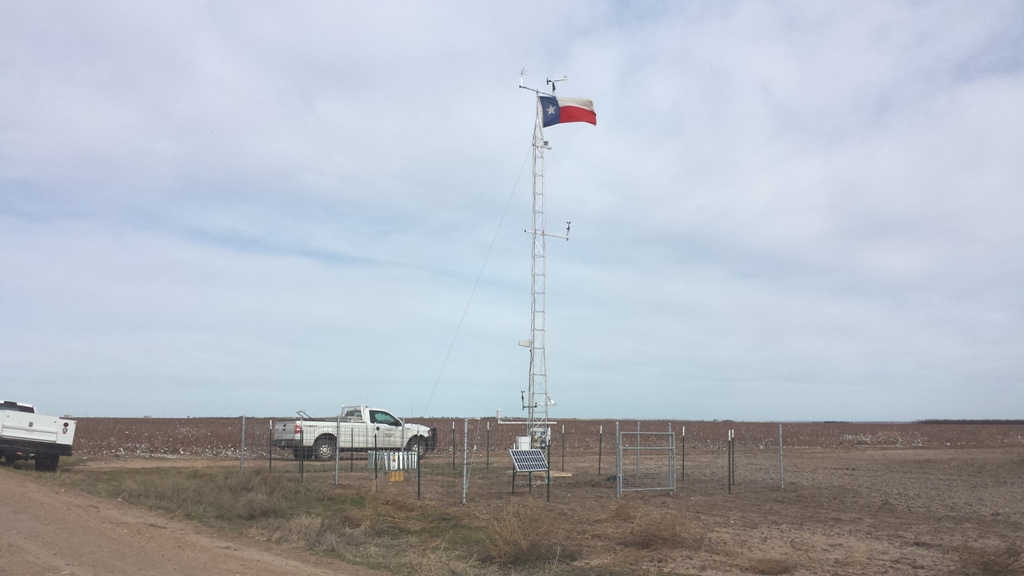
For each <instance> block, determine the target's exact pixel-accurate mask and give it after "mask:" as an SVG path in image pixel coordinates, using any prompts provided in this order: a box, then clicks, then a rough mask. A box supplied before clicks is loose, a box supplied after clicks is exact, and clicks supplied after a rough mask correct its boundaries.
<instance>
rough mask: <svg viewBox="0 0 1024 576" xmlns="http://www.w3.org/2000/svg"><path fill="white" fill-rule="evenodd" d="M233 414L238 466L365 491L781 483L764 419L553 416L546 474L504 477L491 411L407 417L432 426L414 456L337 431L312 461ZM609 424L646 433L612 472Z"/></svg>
mask: <svg viewBox="0 0 1024 576" xmlns="http://www.w3.org/2000/svg"><path fill="white" fill-rule="evenodd" d="M243 420H244V424H242V425H241V426H240V428H241V430H239V442H238V448H237V450H236V451H235V452H237V454H238V458H239V461H240V468H241V469H245V470H251V469H265V470H269V471H270V472H272V473H276V474H289V475H293V476H295V477H296V478H297V479H298V480H299V481H302V482H315V483H335V484H342V485H347V486H366V485H369V486H371V489H372V490H375V491H382V492H385V493H389V494H394V495H396V496H397V495H401V496H403V497H408V498H416V499H420V500H427V501H437V502H450V503H472V502H490V501H500V500H503V499H509V498H512V497H513V494H514V497H516V498H519V497H548V498H551V499H556V498H573V497H608V498H615V497H616V496H617V495H618V494H621V491H620V489H619V481H620V479H621V480H623V481H624V482H625V483H626V484H627V486H633V487H650V488H653V489H654V490H655V491H662V492H673V491H674V492H675V493H684V494H685V493H691V494H698V493H715V492H721V493H731V492H732V491H736V490H741V491H766V490H781V489H783V487H784V466H783V465H784V461H783V450H782V440H783V438H782V427H781V426H779V425H771V424H744V423H720V422H697V423H690V422H687V423H683V422H678V421H677V422H668V421H644V422H636V421H632V422H615V421H613V420H611V421H601V422H595V421H582V420H569V421H564V422H561V423H553V424H552V425H551V430H550V434H549V436H548V437H549V442H548V444H547V446H543V447H542V448H543V450H544V454H545V456H546V459H547V462H548V466H549V469H550V475H548V474H546V473H532V474H524V473H520V474H517V475H514V474H513V463H512V459H511V457H510V454H509V449H511V448H513V447H515V446H516V445H517V440H516V439H517V437H521V436H523V435H524V434H525V424H524V423H522V422H517V423H509V422H502V421H499V420H497V419H495V418H484V419H458V418H450V419H441V418H433V419H419V420H416V422H417V423H419V424H426V425H428V426H431V427H435V428H436V429H437V440H436V446H435V448H434V450H432V451H429V452H427V454H426V455H425V457H423V458H417V457H415V455H414V454H409V453H401V454H399V455H392V454H393V453H385V452H383V451H380V452H376V453H375V452H373V451H371V452H370V453H368V452H366V451H351V450H348V449H347V447H346V445H345V444H346V442H345V436H344V434H341V435H340V438H339V440H340V442H339V444H340V446H339V450H338V451H337V455H336V456H335V458H332V459H331V460H329V461H320V460H315V459H307V458H306V456H307V455H306V453H304V452H302V451H299V452H298V453H295V452H294V451H292V450H282V449H277V448H274V447H273V445H272V440H273V423H274V420H273V419H267V418H262V419H258V418H245V419H243ZM328 420H329V419H328ZM616 425H618V426H619V428H620V429H621V430H624V431H630V432H631V433H633V432H645V433H651V434H650V435H646V434H645V435H640V436H630V438H634V439H630V440H627V441H624V442H623V444H628V446H626V448H627V449H626V450H625V453H626V454H627V455H626V456H621V457H620V458H619V461H618V465H619V466H621V470H619V471H617V469H616V467H617V458H616V456H617V454H618V453H619V451H620V446H618V445H617V442H616V434H615V430H616ZM652 438H654V439H656V440H651V439H652ZM638 442H639V443H638ZM650 442H654V443H655V444H656V446H655V445H650V446H648V447H653V448H656V449H655V450H635V449H634V450H630V449H629V447H630V446H631V447H633V448H636V447H642V446H643V443H650ZM669 446H671V450H672V453H671V455H670V454H669V453H668V451H667V450H668V447H669ZM297 456H298V458H297ZM309 457H310V458H312V455H309ZM651 475H653V476H651ZM549 478H550V480H549ZM549 481H550V484H548V482H549ZM513 482H515V484H513ZM673 487H674V490H673ZM627 491H628V490H627Z"/></svg>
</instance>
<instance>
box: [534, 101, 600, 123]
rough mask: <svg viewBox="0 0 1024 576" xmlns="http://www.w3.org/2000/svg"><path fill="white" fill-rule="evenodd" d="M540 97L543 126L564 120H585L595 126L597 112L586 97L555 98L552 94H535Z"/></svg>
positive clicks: (592, 103) (564, 121) (563, 121)
mask: <svg viewBox="0 0 1024 576" xmlns="http://www.w3.org/2000/svg"><path fill="white" fill-rule="evenodd" d="M537 97H538V98H540V106H541V113H542V114H544V120H543V124H542V125H543V126H544V127H545V128H546V127H548V126H554V125H555V124H564V123H566V122H587V123H588V124H593V125H594V126H597V113H596V112H594V102H593V101H591V100H588V99H586V98H556V97H554V96H540V95H538V96H537Z"/></svg>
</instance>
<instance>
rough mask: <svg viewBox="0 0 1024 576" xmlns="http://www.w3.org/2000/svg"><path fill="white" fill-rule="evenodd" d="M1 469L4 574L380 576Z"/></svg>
mask: <svg viewBox="0 0 1024 576" xmlns="http://www.w3.org/2000/svg"><path fill="white" fill-rule="evenodd" d="M33 476H34V474H29V473H27V472H25V471H18V470H11V469H7V468H4V469H0V510H2V512H0V575H4V576H8V575H9V576H44V575H45V576H55V575H68V576H120V575H129V574H131V575H148V576H164V575H182V574H204V575H208V576H236V575H249V574H261V575H267V576H294V575H295V574H303V575H310V576H328V575H335V576H337V575H348V576H375V575H380V574H381V573H379V572H374V571H372V570H368V569H365V568H361V567H356V566H350V565H347V564H343V563H341V562H337V561H333V560H329V559H324V558H319V557H316V556H312V555H310V554H306V553H304V552H302V551H299V550H294V549H291V548H285V547H281V546H273V545H269V544H266V543H262V542H258V541H256V540H252V539H248V538H239V537H232V536H230V535H226V534H221V533H216V532H214V531H212V530H209V529H206V528H203V527H201V526H199V525H196V524H194V523H191V522H185V521H181V520H174V519H170V518H167V517H166V516H164V515H161V514H157V513H153V512H150V511H147V510H143V509H141V508H137V507H134V506H130V505H128V504H123V503H121V502H118V501H116V500H104V499H101V498H95V497H92V496H89V495H87V494H84V493H81V492H77V491H74V490H62V489H60V488H57V487H56V486H54V485H53V484H51V483H48V482H41V481H40V479H39V478H35V477H33Z"/></svg>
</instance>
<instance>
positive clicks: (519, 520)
mask: <svg viewBox="0 0 1024 576" xmlns="http://www.w3.org/2000/svg"><path fill="white" fill-rule="evenodd" d="M487 524H488V526H489V530H488V538H487V542H486V544H485V546H484V550H483V553H482V559H483V560H484V561H485V562H489V563H493V564H504V565H511V566H524V565H534V566H536V565H552V566H553V565H557V564H558V563H559V562H572V561H574V560H576V559H577V558H578V554H577V552H576V551H575V550H574V549H573V547H571V546H568V545H566V543H565V542H564V541H561V540H560V538H559V536H560V535H558V534H556V533H555V531H554V530H552V527H553V525H552V518H551V511H550V510H549V509H546V508H544V507H543V505H541V504H538V503H535V502H532V501H518V500H517V501H514V502H513V503H512V504H511V505H510V506H508V507H507V508H505V510H504V511H502V512H501V513H500V514H499V515H498V516H497V517H496V518H492V519H491V520H490V521H489V522H488V523H487Z"/></svg>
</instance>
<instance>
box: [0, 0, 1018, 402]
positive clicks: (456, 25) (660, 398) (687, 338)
mask: <svg viewBox="0 0 1024 576" xmlns="http://www.w3.org/2000/svg"><path fill="white" fill-rule="evenodd" d="M522 68H526V69H527V73H526V76H525V83H526V84H528V85H530V86H533V87H537V88H544V87H545V80H546V79H547V78H556V77H557V78H560V77H562V76H564V75H568V77H569V79H568V81H567V82H564V83H561V84H560V85H559V87H558V95H560V96H576V97H586V98H591V99H593V101H594V103H595V107H596V109H597V114H598V125H597V126H596V127H595V126H590V125H588V124H566V125H560V126H553V127H550V128H548V129H547V130H546V131H545V137H546V138H547V139H548V141H549V143H550V145H551V147H552V149H551V150H550V151H548V152H547V153H546V154H547V155H546V160H547V161H546V170H545V176H546V178H545V179H546V182H547V220H548V229H549V231H551V232H553V233H562V232H563V229H564V226H565V224H564V223H565V222H566V221H572V239H571V240H570V241H568V242H566V241H562V240H553V241H549V244H548V257H547V272H548V277H547V278H548V280H547V291H548V296H547V328H548V330H547V333H548V336H547V370H548V382H549V392H550V394H551V395H552V396H553V398H554V400H555V401H556V402H557V405H556V406H554V407H553V408H552V409H551V414H552V417H554V418H557V417H579V418H593V417H602V418H624V419H633V418H678V419H716V418H717V419H726V418H730V419H737V420H913V419H920V418H1021V417H1024V412H1022V406H1024V296H1022V294H1024V4H1022V3H1020V2H1015V1H1007V2H998V1H992V2H982V3H965V2H958V1H952V2H929V3H922V2H896V1H877V2H875V1H869V2H835V3H833V2H746V1H736V2H718V1H714V2H711V1H708V2H592V1H589V0H588V1H580V2H558V3H552V2H514V3H513V2H509V3H492V2H323V3H319V2H302V3H287V4H285V3H257V2H178V1H175V2H134V1H125V2H106V1H99V2H86V3H82V2H76V3H66V2H45V1H44V2H20V1H14V0H0V397H2V398H4V399H14V400H20V401H24V402H31V403H34V404H36V405H37V407H38V408H39V410H40V411H43V412H47V413H57V414H75V415H80V416H142V415H152V416H234V415H240V414H247V415H254V416H261V415H263V416H265V415H286V414H290V413H292V412H294V411H295V410H298V409H304V410H306V411H309V412H311V413H314V414H325V415H326V414H333V413H336V411H337V408H338V407H340V406H341V405H342V404H353V403H366V404H372V405H376V406H380V407H384V408H390V409H392V410H393V411H395V412H396V413H399V414H402V415H410V414H411V415H417V416H420V415H426V416H487V415H493V414H494V413H495V410H499V409H500V410H501V411H502V413H503V414H505V415H508V416H520V415H522V414H523V412H522V410H521V400H520V391H521V390H525V389H526V387H527V374H528V368H529V354H528V351H527V350H526V349H525V348H521V347H519V346H518V345H517V342H518V341H519V340H522V339H526V338H529V335H530V334H529V332H530V263H531V262H530V248H531V242H530V236H529V235H528V234H525V233H524V230H525V229H527V228H529V227H531V212H530V209H531V167H530V162H529V158H530V153H531V149H530V145H531V135H532V131H533V124H534V118H535V110H536V107H535V99H534V95H533V94H532V93H531V92H529V91H527V90H521V89H519V81H520V77H519V73H520V70H521V69H522Z"/></svg>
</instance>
